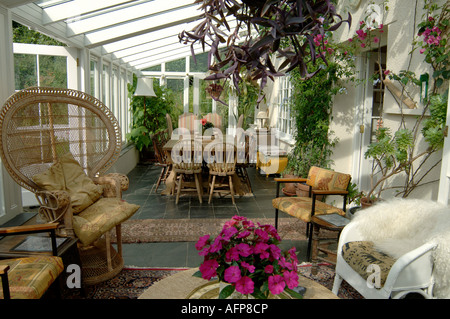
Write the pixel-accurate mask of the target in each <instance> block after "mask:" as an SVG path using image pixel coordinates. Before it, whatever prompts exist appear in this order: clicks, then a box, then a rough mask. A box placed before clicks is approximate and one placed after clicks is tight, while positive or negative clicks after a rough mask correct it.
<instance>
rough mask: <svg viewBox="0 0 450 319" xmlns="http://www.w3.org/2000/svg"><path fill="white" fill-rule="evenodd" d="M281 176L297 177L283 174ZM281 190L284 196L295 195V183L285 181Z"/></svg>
mask: <svg viewBox="0 0 450 319" xmlns="http://www.w3.org/2000/svg"><path fill="white" fill-rule="evenodd" d="M283 178H298V176H296V175H292V174H285V175H283ZM282 192H283V194H284V195H286V196H295V183H285V184H284V187H283V189H282Z"/></svg>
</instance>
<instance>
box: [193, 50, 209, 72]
mask: <svg viewBox="0 0 450 319" xmlns="http://www.w3.org/2000/svg"><path fill="white" fill-rule="evenodd" d="M195 60H196V62H197V63H196V62H194V58H193V57H192V56H190V57H189V70H190V71H191V72H207V71H208V52H205V53H201V54H197V55H196V56H195Z"/></svg>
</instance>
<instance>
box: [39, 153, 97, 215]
mask: <svg viewBox="0 0 450 319" xmlns="http://www.w3.org/2000/svg"><path fill="white" fill-rule="evenodd" d="M33 181H34V182H35V183H36V184H37V185H38V186H40V187H41V188H43V189H45V190H48V191H56V190H67V191H68V192H69V195H70V200H71V203H72V210H73V212H74V213H79V212H81V211H82V210H84V209H85V208H86V207H88V206H89V205H91V204H92V203H94V202H95V201H96V200H97V199H99V198H100V196H101V195H102V194H103V186H101V185H96V184H94V182H93V181H92V180H91V179H90V178H89V177H88V176H87V175H86V173H85V172H84V171H83V168H82V167H81V166H80V164H79V163H78V162H77V161H76V160H75V159H74V158H73V156H72V154H70V153H67V154H65V155H64V156H61V157H60V158H59V159H58V162H56V163H55V164H53V165H52V166H51V167H50V168H49V169H48V170H47V171H45V172H43V173H41V174H36V175H34V176H33Z"/></svg>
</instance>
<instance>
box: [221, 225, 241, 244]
mask: <svg viewBox="0 0 450 319" xmlns="http://www.w3.org/2000/svg"><path fill="white" fill-rule="evenodd" d="M237 232H238V230H237V229H236V228H235V227H229V228H227V229H224V230H222V233H221V234H222V238H223V240H225V241H230V239H231V237H232V236H233V235H234V234H236V233H237Z"/></svg>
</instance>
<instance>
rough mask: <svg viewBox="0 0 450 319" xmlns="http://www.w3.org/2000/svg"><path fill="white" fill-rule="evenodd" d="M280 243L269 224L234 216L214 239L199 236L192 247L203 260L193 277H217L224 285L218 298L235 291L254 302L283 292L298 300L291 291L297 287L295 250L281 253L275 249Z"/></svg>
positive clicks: (226, 296) (223, 297)
mask: <svg viewBox="0 0 450 319" xmlns="http://www.w3.org/2000/svg"><path fill="white" fill-rule="evenodd" d="M280 241H281V238H280V236H279V235H278V233H277V231H276V229H275V228H274V227H273V226H272V225H260V224H259V223H258V224H255V223H253V222H252V221H250V220H248V219H247V218H245V217H241V216H234V217H233V218H232V219H231V220H229V221H228V222H226V223H225V224H224V226H223V229H222V231H221V232H220V234H219V235H218V236H217V237H216V238H211V237H210V235H205V236H202V237H200V239H199V240H198V242H197V243H196V245H195V247H196V249H197V250H198V251H199V255H200V256H203V257H204V261H203V262H202V264H201V265H200V267H199V271H198V272H196V273H195V274H194V276H197V277H201V278H204V279H206V280H211V279H213V278H214V277H217V278H218V279H219V281H220V282H222V283H224V284H225V286H224V287H223V289H221V290H220V294H219V298H220V299H225V298H228V297H230V296H231V297H235V296H233V294H235V293H236V292H237V293H239V294H241V295H243V296H245V297H249V296H251V297H252V298H256V299H267V298H268V297H269V296H270V295H274V296H277V295H279V294H281V293H284V292H286V293H288V294H290V295H291V296H293V297H295V298H301V295H299V294H298V293H296V292H295V291H294V290H293V289H294V288H296V287H297V286H298V274H297V263H298V260H297V255H296V252H295V247H292V248H291V249H289V251H287V252H283V251H281V249H280V248H279V247H278V245H279V244H280ZM238 298H239V297H238Z"/></svg>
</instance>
